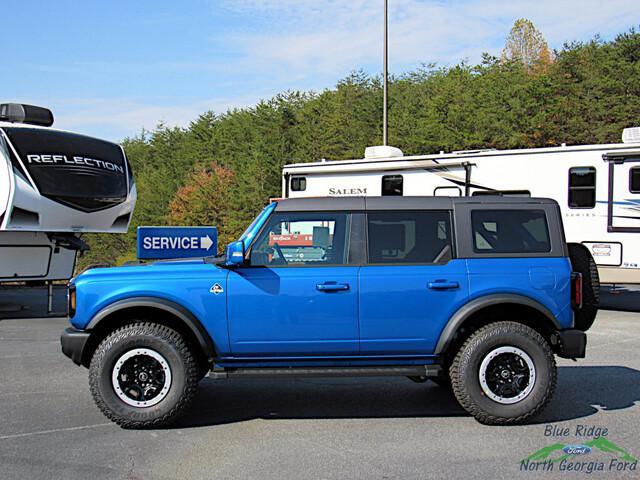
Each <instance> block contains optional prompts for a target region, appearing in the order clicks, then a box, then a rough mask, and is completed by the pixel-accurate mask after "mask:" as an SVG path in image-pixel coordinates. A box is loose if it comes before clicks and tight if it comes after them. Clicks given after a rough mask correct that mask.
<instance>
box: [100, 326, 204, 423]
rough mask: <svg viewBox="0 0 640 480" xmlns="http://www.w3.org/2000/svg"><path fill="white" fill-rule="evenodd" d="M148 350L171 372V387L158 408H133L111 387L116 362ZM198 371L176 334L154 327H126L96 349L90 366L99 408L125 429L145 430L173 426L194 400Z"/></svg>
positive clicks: (184, 345) (185, 345) (116, 331)
mask: <svg viewBox="0 0 640 480" xmlns="http://www.w3.org/2000/svg"><path fill="white" fill-rule="evenodd" d="M137 348H146V349H151V350H154V351H156V352H158V353H159V354H160V355H162V357H164V359H166V361H167V363H168V364H169V368H170V369H171V376H172V381H171V386H170V388H169V391H168V393H167V394H166V396H165V397H164V398H163V399H162V400H161V401H160V402H159V403H157V404H156V405H153V406H149V407H134V406H130V405H128V404H127V403H125V402H124V401H123V400H122V399H120V398H119V397H118V395H117V394H116V392H115V391H114V387H113V384H112V378H111V376H112V372H113V369H114V366H115V363H116V362H117V360H118V359H119V358H120V357H121V356H122V355H123V354H125V353H126V352H128V351H131V350H134V349H137ZM198 377H199V369H198V365H197V363H196V360H195V358H194V355H193V352H192V351H191V349H190V348H189V345H188V344H187V342H185V340H184V338H183V337H182V336H181V335H180V334H179V333H178V332H176V331H175V330H173V329H171V328H169V327H166V326H164V325H159V324H155V323H147V322H137V323H132V324H129V325H125V326H123V327H121V328H119V329H117V330H115V331H114V332H112V333H111V334H110V335H109V336H107V337H106V338H105V339H104V340H103V341H102V342H101V343H100V345H99V346H98V348H97V349H96V351H95V353H94V355H93V357H92V359H91V364H90V366H89V386H90V388H91V394H92V395H93V398H94V400H95V402H96V404H97V405H98V408H99V409H100V410H101V411H102V413H104V415H105V416H107V418H109V419H110V420H112V421H113V422H115V423H117V424H118V425H120V426H121V427H123V428H132V429H145V428H155V427H162V426H167V425H169V424H171V423H172V422H174V421H175V420H176V419H177V418H178V417H179V416H180V414H182V413H183V412H184V410H185V409H186V407H187V406H188V405H189V403H190V402H191V400H192V399H193V397H194V395H195V392H196V387H197V384H198Z"/></svg>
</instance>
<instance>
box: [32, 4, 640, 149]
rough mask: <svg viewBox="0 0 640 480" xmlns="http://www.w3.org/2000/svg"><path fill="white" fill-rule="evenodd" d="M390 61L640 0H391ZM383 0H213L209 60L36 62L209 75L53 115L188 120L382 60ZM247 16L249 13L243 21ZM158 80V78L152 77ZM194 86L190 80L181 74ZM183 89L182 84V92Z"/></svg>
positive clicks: (111, 127) (115, 131) (122, 121)
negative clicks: (222, 21)
mask: <svg viewBox="0 0 640 480" xmlns="http://www.w3.org/2000/svg"><path fill="white" fill-rule="evenodd" d="M389 4H390V12H389V13H390V15H389V17H390V18H389V19H390V46H389V49H390V68H391V71H392V72H393V73H402V72H404V71H407V70H409V69H413V68H415V67H417V66H418V65H420V64H422V63H430V62H437V63H439V64H440V65H443V64H444V65H447V64H455V63H458V62H460V61H461V60H464V59H468V60H470V61H471V62H476V61H478V60H479V58H480V54H481V53H482V52H485V51H486V52H489V53H492V54H498V53H499V52H500V50H501V48H502V46H503V44H504V40H505V37H506V35H507V34H508V32H509V29H510V28H511V25H512V24H513V22H514V21H515V20H516V19H517V18H520V17H525V18H529V19H531V20H532V21H533V22H534V23H535V25H536V26H537V27H538V28H539V29H540V30H541V31H542V33H543V35H545V37H546V38H547V40H548V41H549V43H550V45H551V46H552V47H556V48H558V47H561V45H562V43H563V42H565V41H572V40H586V39H589V38H592V37H593V36H594V35H595V34H597V33H602V34H604V36H605V37H610V36H611V35H613V34H615V33H618V32H622V31H625V30H627V29H628V28H629V27H631V26H634V25H636V26H637V25H638V24H639V23H640V18H639V15H638V13H637V8H638V3H637V0H607V1H602V0H536V1H531V0H488V1H483V0H466V1H442V0H441V1H434V0H389ZM382 5H383V2H382V0H212V1H210V8H211V12H212V15H213V16H215V15H216V14H218V15H219V14H221V13H229V12H230V13H231V14H232V16H233V17H234V18H235V19H236V20H238V21H237V22H235V23H233V25H231V26H230V27H229V28H228V29H226V30H225V29H218V30H217V31H212V32H203V36H204V37H205V39H203V41H206V38H208V39H210V40H211V41H212V42H213V50H214V51H215V52H218V53H220V54H221V55H222V56H221V57H220V58H218V57H216V56H215V55H212V56H208V57H207V58H203V59H202V61H201V62H200V61H198V59H196V60H195V61H194V60H193V59H192V58H190V59H187V60H184V61H182V60H177V61H176V60H172V59H167V61H165V62H158V61H156V62H148V63H146V62H139V63H126V62H125V63H113V62H101V61H100V60H99V59H98V60H96V61H95V62H91V63H90V64H87V63H84V64H82V63H78V64H71V65H62V66H61V65H42V64H40V65H32V66H31V68H32V69H37V70H40V71H45V72H48V73H64V72H67V73H69V72H70V71H71V72H75V73H77V74H82V73H84V72H86V71H87V70H89V71H92V72H98V73H101V72H102V73H104V74H105V75H108V74H110V72H113V71H118V72H121V73H125V72H126V73H127V74H129V75H131V74H135V75H136V76H140V77H148V78H150V79H153V78H154V76H158V77H160V76H163V75H167V74H168V73H170V74H173V75H174V77H171V78H172V81H173V79H174V78H178V77H177V76H179V75H180V74H184V78H185V79H188V78H189V76H198V78H201V79H204V78H206V79H207V80H209V79H210V84H211V91H220V92H224V93H222V94H221V95H222V98H208V99H207V98H205V99H202V100H193V98H194V97H195V98H197V97H196V96H195V95H193V96H192V97H190V99H189V100H184V99H183V98H179V97H178V96H174V97H172V98H173V99H172V98H168V97H167V98H148V97H135V96H134V95H135V93H134V92H129V91H127V93H126V94H125V95H130V96H127V97H126V98H116V99H111V98H93V99H91V98H89V99H67V100H61V101H58V102H53V103H52V102H50V101H49V100H46V101H44V102H40V103H42V104H45V105H49V106H51V107H52V108H53V110H54V113H55V114H56V118H57V120H56V125H57V126H59V127H61V128H68V129H72V130H78V131H83V132H87V133H94V134H98V135H102V136H107V137H110V138H113V139H120V138H122V137H123V136H126V135H132V134H135V133H137V132H139V131H140V130H141V129H142V128H145V129H153V128H154V127H155V126H156V125H157V124H158V122H160V121H164V122H166V123H167V124H168V125H180V126H186V125H188V124H189V122H190V121H192V120H194V119H195V118H197V116H198V115H199V114H201V113H203V112H204V111H206V110H214V111H216V112H222V111H225V110H226V109H228V108H233V107H243V106H247V105H252V104H254V103H255V102H256V101H258V100H259V99H260V98H268V97H271V96H273V95H275V94H277V93H278V92H281V91H283V90H295V89H303V90H306V89H316V90H318V89H323V88H327V87H331V86H332V85H334V84H335V82H336V81H337V80H339V79H340V78H342V77H344V76H345V75H346V74H347V73H348V72H349V71H352V70H356V69H359V68H364V69H365V70H366V71H368V72H370V73H375V72H379V71H380V70H381V56H382V55H381V53H382ZM243 20H246V21H243ZM150 81H153V80H150ZM180 82H181V83H180V86H181V88H184V87H186V88H188V80H185V81H184V87H183V85H182V83H183V82H182V80H180ZM178 95H179V94H178Z"/></svg>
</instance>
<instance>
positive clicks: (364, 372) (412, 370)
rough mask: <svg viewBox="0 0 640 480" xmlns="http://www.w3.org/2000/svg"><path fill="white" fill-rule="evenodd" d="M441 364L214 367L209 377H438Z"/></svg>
mask: <svg viewBox="0 0 640 480" xmlns="http://www.w3.org/2000/svg"><path fill="white" fill-rule="evenodd" d="M441 371H442V367H441V366H440V365H409V366H395V367H385V366H379V367H273V368H272V367H260V368H214V369H213V370H212V371H211V372H209V378H214V379H222V378H236V377H243V378H271V377H289V378H293V377H394V376H396V377H397V376H400V377H412V376H415V377H437V376H439V375H440V374H441Z"/></svg>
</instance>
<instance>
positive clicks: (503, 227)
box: [471, 210, 551, 254]
mask: <svg viewBox="0 0 640 480" xmlns="http://www.w3.org/2000/svg"><path fill="white" fill-rule="evenodd" d="M471 228H472V232H473V250H474V252H476V253H488V254H496V253H542V252H549V251H551V242H550V240H549V228H548V226H547V217H546V215H545V213H544V210H474V211H472V212H471Z"/></svg>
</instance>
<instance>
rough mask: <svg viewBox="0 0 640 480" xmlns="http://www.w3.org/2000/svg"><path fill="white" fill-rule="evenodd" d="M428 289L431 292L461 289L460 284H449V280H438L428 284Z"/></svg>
mask: <svg viewBox="0 0 640 480" xmlns="http://www.w3.org/2000/svg"><path fill="white" fill-rule="evenodd" d="M427 288H430V289H431V290H453V289H454V288H460V284H459V283H458V282H455V281H453V282H449V281H447V280H436V281H434V282H429V283H427Z"/></svg>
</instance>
